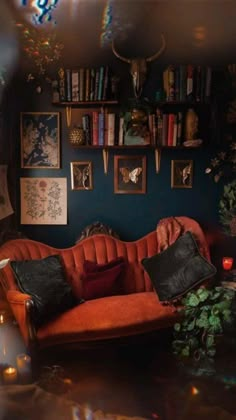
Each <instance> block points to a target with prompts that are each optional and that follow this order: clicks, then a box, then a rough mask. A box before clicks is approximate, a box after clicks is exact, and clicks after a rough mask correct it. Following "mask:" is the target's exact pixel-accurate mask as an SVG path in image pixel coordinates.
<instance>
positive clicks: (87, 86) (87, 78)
mask: <svg viewBox="0 0 236 420" xmlns="http://www.w3.org/2000/svg"><path fill="white" fill-rule="evenodd" d="M89 100H90V69H86V70H85V101H89Z"/></svg>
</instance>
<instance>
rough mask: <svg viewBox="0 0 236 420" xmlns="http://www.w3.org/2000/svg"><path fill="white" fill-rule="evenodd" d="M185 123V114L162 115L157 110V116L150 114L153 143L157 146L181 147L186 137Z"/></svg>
mask: <svg viewBox="0 0 236 420" xmlns="http://www.w3.org/2000/svg"><path fill="white" fill-rule="evenodd" d="M183 121H184V118H183V112H176V113H173V112H169V113H162V112H160V111H159V110H157V112H156V113H155V114H154V113H153V114H150V115H149V119H148V124H149V131H150V133H151V143H152V144H153V145H157V146H180V145H181V144H182V143H183V136H184V130H183Z"/></svg>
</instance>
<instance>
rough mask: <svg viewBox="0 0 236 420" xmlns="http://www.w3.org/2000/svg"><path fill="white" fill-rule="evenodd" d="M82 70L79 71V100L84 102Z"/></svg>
mask: <svg viewBox="0 0 236 420" xmlns="http://www.w3.org/2000/svg"><path fill="white" fill-rule="evenodd" d="M84 79H85V77H84V68H82V67H81V68H80V69H79V100H80V101H84V98H85V95H84V93H85V92H84V91H85V89H84Z"/></svg>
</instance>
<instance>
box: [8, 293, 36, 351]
mask: <svg viewBox="0 0 236 420" xmlns="http://www.w3.org/2000/svg"><path fill="white" fill-rule="evenodd" d="M6 297H7V300H8V302H9V305H10V307H11V309H12V312H13V314H14V316H15V319H16V321H17V323H18V325H19V328H20V331H21V334H22V336H23V339H24V341H25V344H26V346H27V347H31V348H32V347H33V346H35V344H36V329H35V326H34V323H33V318H32V312H33V310H34V302H33V300H32V298H31V296H30V295H28V294H25V293H22V292H20V291H19V290H8V291H7V294H6Z"/></svg>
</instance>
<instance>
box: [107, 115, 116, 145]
mask: <svg viewBox="0 0 236 420" xmlns="http://www.w3.org/2000/svg"><path fill="white" fill-rule="evenodd" d="M107 144H108V146H114V144H115V113H114V112H111V113H108V114H107Z"/></svg>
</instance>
